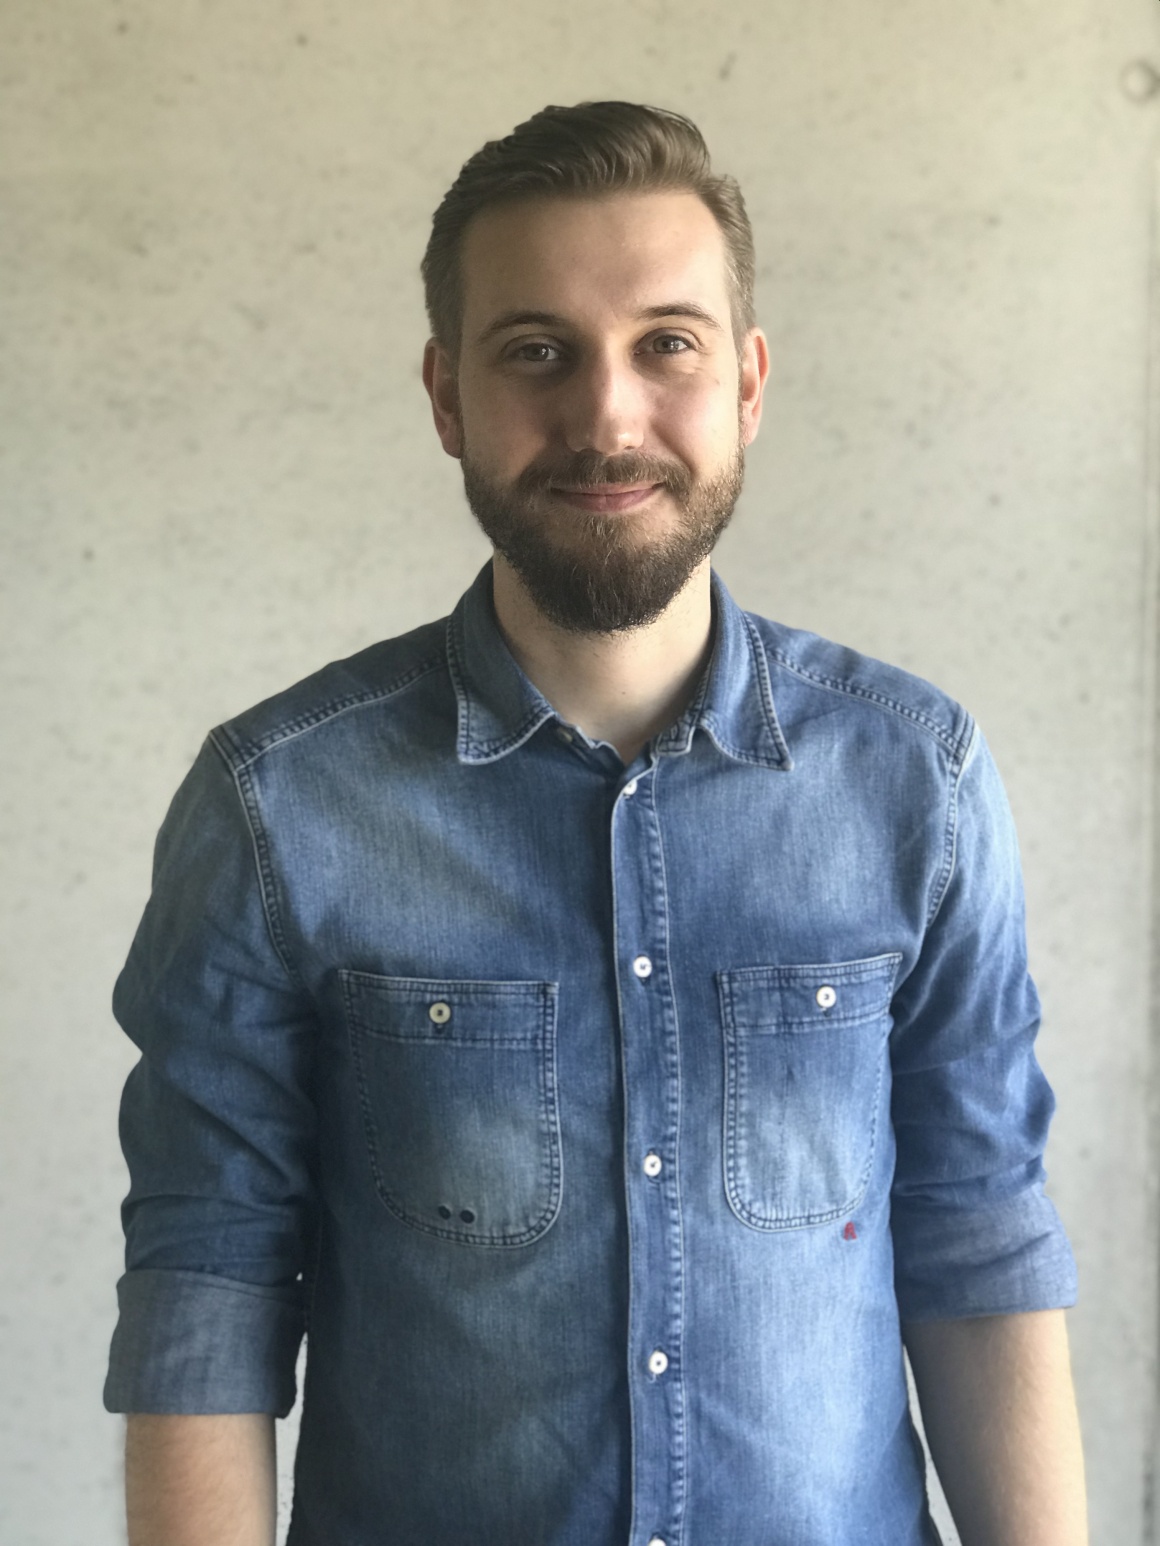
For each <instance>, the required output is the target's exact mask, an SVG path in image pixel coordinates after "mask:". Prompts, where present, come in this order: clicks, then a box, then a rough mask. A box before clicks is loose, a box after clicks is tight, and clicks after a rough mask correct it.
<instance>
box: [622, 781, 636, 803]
mask: <svg viewBox="0 0 1160 1546" xmlns="http://www.w3.org/2000/svg"><path fill="white" fill-rule="evenodd" d="M637 782H638V780H637V779H635V778H630V779H629V781H628V783H627V784H625V786H624V789H623V791H622V792H623V793H624V794H626V795H627V796H628V797H629V798H630V799H631V798H632V796H633V795H634V794H635V793H636V786H637Z"/></svg>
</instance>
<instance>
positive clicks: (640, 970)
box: [632, 956, 652, 980]
mask: <svg viewBox="0 0 1160 1546" xmlns="http://www.w3.org/2000/svg"><path fill="white" fill-rule="evenodd" d="M632 969H633V971H634V972H635V973H636V975H637V976H638V977H640V978H641V979H642V980H643V979H644V978H645V977H651V976H652V962H651V961H650V960H649V958H648V956H637V957H636V959H635V960H634V961H633V963H632Z"/></svg>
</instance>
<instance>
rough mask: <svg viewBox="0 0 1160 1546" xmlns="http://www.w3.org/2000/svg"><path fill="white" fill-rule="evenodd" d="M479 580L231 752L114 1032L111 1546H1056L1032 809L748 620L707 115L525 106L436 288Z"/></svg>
mask: <svg viewBox="0 0 1160 1546" xmlns="http://www.w3.org/2000/svg"><path fill="white" fill-rule="evenodd" d="M424 276H425V280H426V283H427V295H428V303H429V307H430V312H431V323H432V331H433V335H434V336H433V337H432V340H431V342H430V344H429V345H428V348H427V353H426V359H425V364H424V380H425V383H426V386H427V390H428V392H429V394H430V397H431V402H432V407H433V411H434V417H435V424H436V428H437V430H438V433H439V437H440V440H441V441H442V444H443V448H444V450H445V451H446V452H447V453H448V454H449V455H451V456H454V457H457V458H459V460H460V461H461V463H462V466H463V474H464V484H465V488H466V492H467V496H468V499H469V502H470V504H471V507H472V509H473V510H474V512H475V514H476V516H477V517H478V519H479V521H480V523H481V525H482V526H483V528H484V530H485V532H486V533H487V534H488V536H489V537H490V538H491V540H492V542H493V544H494V547H495V558H494V561H493V563H492V564H491V565H489V566H488V568H487V569H485V570H484V572H483V573H482V574H481V575H480V577H479V579H478V580H477V581H476V583H475V585H474V586H473V587H472V589H471V590H470V591H469V592H468V594H467V596H465V597H464V598H463V600H462V601H461V602H460V604H459V606H458V607H457V608H456V610H455V612H454V614H453V615H452V617H451V618H450V619H449V620H447V621H445V622H440V623H437V624H432V625H430V626H428V627H425V628H421V629H419V630H417V631H416V632H415V633H412V634H409V635H407V636H406V637H404V638H400V639H394V640H390V641H388V642H387V643H385V644H382V645H378V646H376V647H375V648H373V649H370V650H367V651H365V652H364V653H362V654H361V655H358V656H355V657H354V658H353V659H351V660H349V661H345V662H341V663H339V664H337V665H334V666H331V667H328V668H327V669H326V670H324V671H322V672H321V673H319V675H317V676H316V677H313V678H311V679H310V680H308V681H307V682H305V683H302V684H300V685H299V686H297V687H295V688H292V689H291V690H290V691H289V692H287V693H285V694H283V695H281V696H279V697H278V698H275V699H273V700H271V701H270V702H268V703H266V704H263V705H260V706H259V707H258V708H256V709H254V710H252V711H251V712H249V713H248V714H244V715H242V716H241V717H240V718H239V719H237V720H235V721H233V722H232V723H231V724H229V725H226V726H224V727H221V728H220V729H218V730H217V731H215V732H214V733H213V735H212V736H211V737H210V739H209V741H208V743H207V745H206V747H205V749H204V750H203V753H202V755H201V757H200V758H199V760H198V762H197V764H196V765H195V767H194V769H193V771H192V772H191V774H190V775H189V778H188V779H187V781H186V783H185V785H184V786H183V788H182V790H181V792H180V793H179V795H178V797H177V799H176V801H175V803H174V806H173V809H172V810H171V812H170V815H169V817H168V819H167V821H166V824H165V827H164V828H163V831H162V834H161V837H160V839H159V844H158V853H157V864H156V871H155V885H154V893H153V897H152V899H151V901H150V904H149V908H148V910H147V912H146V915H145V918H144V921H143V923H142V926H141V929H140V931H139V934H138V937H137V940H136V942H135V943H134V946H133V950H132V953H131V955H130V958H129V962H128V964H127V966H126V969H125V972H124V974H123V975H122V978H121V980H120V982H119V984H118V990H117V999H116V1008H117V1012H118V1015H119V1018H120V1019H121V1022H122V1024H123V1025H124V1027H125V1028H126V1030H127V1031H128V1033H129V1034H130V1035H131V1036H132V1037H133V1039H134V1040H135V1041H136V1042H137V1043H138V1045H139V1046H140V1048H141V1051H142V1059H141V1062H140V1064H139V1066H138V1067H137V1069H136V1070H135V1071H134V1073H133V1075H132V1076H131V1078H130V1081H129V1084H128V1086H127V1089H126V1094H125V1101H124V1107H123V1114H122V1128H123V1136H124V1142H125V1148H126V1153H127V1155H128V1158H129V1163H130V1167H131V1171H132V1178H133V1181H132V1190H131V1192H130V1194H129V1197H128V1199H127V1202H126V1209H125V1218H126V1227H127V1234H128V1262H127V1267H128V1270H127V1273H126V1275H125V1277H124V1278H123V1279H122V1282H121V1285H120V1299H121V1320H120V1323H119V1326H118V1330H117V1333H116V1336H115V1338H114V1345H113V1353H112V1360H111V1370H110V1377H109V1383H108V1387H107V1390H106V1400H107V1402H108V1404H109V1405H110V1407H111V1408H112V1409H114V1410H119V1411H126V1412H129V1413H131V1414H134V1415H133V1416H131V1417H130V1423H129V1443H128V1497H129V1516H130V1540H131V1542H133V1546H192V1543H210V1542H213V1543H214V1546H235V1543H236V1546H242V1543H245V1546H250V1543H253V1546H257V1543H259V1542H268V1541H269V1540H270V1539H271V1535H272V1528H273V1526H272V1519H273V1466H272V1453H273V1440H272V1432H273V1424H272V1416H271V1415H270V1414H277V1413H285V1412H286V1411H287V1410H288V1409H289V1407H290V1406H291V1404H292V1401H293V1368H294V1359H295V1353H296V1350H297V1347H298V1343H299V1340H300V1337H301V1334H302V1330H303V1324H304V1321H305V1322H306V1323H307V1324H308V1327H309V1360H308V1367H307V1378H306V1390H305V1399H304V1410H303V1418H302V1430H301V1440H300V1445H299V1452H298V1457H297V1469H296V1486H295V1506H294V1516H293V1522H292V1525H291V1534H290V1539H291V1541H292V1542H293V1543H294V1546H419V1543H423V1546H451V1543H455V1546H459V1543H471V1546H512V1543H519V1546H624V1543H631V1546H646V1543H648V1546H666V1543H667V1546H677V1543H684V1546H847V1543H852V1542H865V1543H877V1546H919V1543H920V1542H931V1541H934V1540H935V1539H936V1536H935V1534H934V1531H933V1527H932V1525H931V1523H930V1520H929V1516H928V1513H927V1508H926V1502H925V1493H924V1484H923V1473H922V1462H921V1455H920V1450H919V1448H918V1445H917V1443H916V1440H915V1436H914V1432H913V1429H912V1427H911V1424H910V1420H909V1416H908V1409H907V1397H906V1384H905V1379H904V1373H903V1359H902V1346H903V1341H902V1337H903V1331H902V1330H901V1329H900V1328H901V1327H904V1328H905V1338H906V1343H907V1346H908V1348H909V1351H910V1356H911V1360H912V1362H913V1365H914V1369H915V1374H916V1378H917V1383H918V1388H919V1392H920V1397H921V1401H922V1405H923V1411H924V1416H925V1421H926V1425H927V1429H928V1433H929V1436H930V1440H931V1444H932V1447H933V1450H934V1453H935V1457H936V1461H937V1463H938V1466H939V1469H940V1471H941V1473H942V1476H943V1479H944V1483H945V1485H946V1488H947V1491H948V1494H949V1497H950V1501H951V1504H952V1507H953V1509H954V1512H955V1515H956V1520H957V1522H958V1524H959V1527H960V1530H961V1534H962V1540H963V1542H964V1543H965V1546H1079V1543H1081V1542H1083V1541H1084V1540H1086V1532H1085V1525H1084V1504H1083V1481H1082V1461H1081V1457H1080V1451H1079V1443H1078V1431H1077V1425H1076V1419H1075V1410H1074V1403H1073V1398H1072V1394H1071V1386H1070V1376H1069V1373H1068V1361H1067V1348H1066V1338H1065V1332H1064V1328H1063V1321H1062V1313H1061V1310H1060V1307H1061V1306H1064V1305H1066V1304H1068V1303H1070V1302H1071V1299H1072V1296H1073V1266H1072V1261H1071V1256H1070V1252H1069V1250H1068V1247H1067V1243H1066V1240H1065V1239H1064V1237H1063V1234H1062V1231H1061V1229H1060V1226H1059V1223H1058V1220H1057V1219H1056V1216H1055V1214H1054V1211H1053V1210H1052V1208H1051V1205H1050V1204H1049V1203H1048V1202H1047V1200H1046V1199H1045V1197H1044V1196H1043V1191H1042V1165H1041V1154H1042V1149H1043V1143H1044V1139H1045V1135H1046V1129H1047V1124H1048V1120H1049V1117H1050V1112H1051V1105H1052V1102H1051V1096H1050V1092H1049V1091H1048V1089H1047V1086H1046V1084H1045V1082H1044V1080H1043V1077H1042V1075H1041V1073H1040V1072H1039V1070H1038V1067H1037V1065H1036V1063H1035V1059H1034V1055H1033V1052H1032V1041H1033V1037H1034V1033H1035V1029H1036V1025H1037V1004H1036V999H1035V993H1034V989H1033V987H1032V986H1031V983H1030V981H1029V979H1028V977H1027V972H1026V964H1025V951H1024V943H1023V924H1022V902H1021V890H1020V881H1019V873H1018V863H1017V858H1016V854H1015V846H1014V839H1013V836H1012V833H1011V828H1010V819H1009V815H1008V812H1007V808H1006V804H1005V802H1004V799H1003V794H1002V790H1001V787H1000V785H999V782H998V779H997V776H996V774H995V771H994V768H993V765H992V763H991V761H990V758H989V755H988V753H987V751H986V748H985V746H984V745H983V743H982V741H981V739H980V737H979V735H978V732H977V731H976V729H975V727H974V725H973V722H972V721H971V719H970V718H969V716H968V715H967V714H966V713H965V712H964V711H963V710H962V709H960V708H959V707H958V706H957V705H955V704H953V703H951V702H950V701H949V700H948V699H947V698H946V697H944V696H943V695H942V694H941V693H939V692H938V691H937V690H935V689H934V688H932V687H930V686H928V685H927V684H925V683H923V682H920V681H917V680H915V679H914V678H912V677H909V676H907V675H905V674H904V673H901V672H899V671H895V670H893V669H891V668H889V667H886V666H883V665H881V664H878V663H876V662H873V661H870V660H867V659H865V658H863V657H861V656H858V655H856V654H854V653H853V652H851V651H848V650H844V649H841V648H839V647H837V646H835V645H832V644H828V643H826V642H824V641H822V640H820V639H817V638H815V637H813V636H811V635H805V634H800V633H796V632H794V631H792V630H789V629H786V628H782V627H779V626H777V625H775V624H772V623H768V622H766V621H764V620H762V619H759V618H754V617H750V616H747V615H746V614H744V613H742V612H740V611H739V610H738V609H737V607H736V606H735V605H734V603H733V602H732V601H731V600H730V598H729V596H728V595H727V593H726V592H725V590H724V588H723V587H722V586H721V585H720V583H719V582H717V581H716V580H715V579H714V578H713V577H712V576H711V573H710V569H709V554H710V552H711V550H712V548H713V545H714V542H715V540H716V538H717V536H718V535H719V533H720V532H721V530H722V528H723V527H724V526H725V524H726V522H727V521H728V519H729V516H730V513H731V511H732V509H733V505H734V502H735V500H736V498H737V495H738V492H739V489H740V486H741V474H742V460H743V452H744V447H745V446H746V445H747V444H748V443H749V442H750V441H751V440H752V439H753V437H754V436H755V434H756V433H757V428H758V424H759V421H760V416H761V403H762V390H763V386H764V383H765V379H766V374H767V369H768V355H767V348H766V342H765V339H764V337H763V335H762V333H761V332H760V330H758V329H757V328H756V327H755V326H754V322H753V315H752V286H753V250H752V243H751V238H750V234H749V227H748V223H747V220H746V218H745V212H744V206H743V204H742V201H741V197H740V194H739V192H738V190H737V188H736V185H735V184H733V183H732V182H731V180H729V179H727V178H722V177H719V176H715V175H714V174H713V173H712V172H711V170H710V167H709V162H708V157H707V153H706V151H705V148H704V145H703V142H702V141H701V138H700V136H699V134H698V133H697V131H696V130H695V129H694V127H693V126H692V125H691V124H690V123H688V122H687V121H686V120H684V119H682V118H679V117H677V116H675V115H673V114H669V113H663V112H659V111H657V110H654V109H650V108H644V107H639V106H634V105H631V104H625V103H598V104H586V105H583V106H581V107H578V108H574V109H559V108H549V109H546V110H545V111H544V112H543V113H540V114H537V115H536V117H534V118H533V119H531V120H529V122H528V123H526V124H523V125H522V126H521V127H520V128H519V129H517V130H516V131H515V132H514V133H513V134H512V135H511V136H509V138H508V139H506V140H503V141H500V142H498V143H495V144H491V145H488V146H486V147H484V149H483V150H482V151H480V152H479V153H478V155H476V156H475V157H473V158H472V159H471V160H470V161H469V162H468V163H467V164H466V166H465V167H464V169H463V171H462V173H461V174H460V177H459V179H458V180H457V182H456V183H455V185H454V186H453V188H452V189H451V191H450V192H449V193H448V195H447V197H446V198H445V200H444V202H443V204H442V206H441V207H440V210H439V211H438V213H437V215H436V217H435V222H434V228H433V232H432V237H431V241H430V245H429V247H428V251H427V256H426V258H425V261H424Z"/></svg>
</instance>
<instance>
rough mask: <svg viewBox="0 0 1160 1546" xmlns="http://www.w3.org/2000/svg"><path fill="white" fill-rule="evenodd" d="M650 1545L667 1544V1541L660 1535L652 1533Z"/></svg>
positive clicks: (662, 1545)
mask: <svg viewBox="0 0 1160 1546" xmlns="http://www.w3.org/2000/svg"><path fill="white" fill-rule="evenodd" d="M648 1546H665V1543H664V1541H663V1540H662V1539H661V1537H660V1536H659V1535H650V1536H649V1540H648Z"/></svg>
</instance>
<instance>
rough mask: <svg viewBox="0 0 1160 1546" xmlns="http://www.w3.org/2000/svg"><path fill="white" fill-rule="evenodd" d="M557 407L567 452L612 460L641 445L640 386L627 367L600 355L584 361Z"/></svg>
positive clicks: (572, 374) (641, 407) (642, 417)
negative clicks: (589, 454)
mask: <svg viewBox="0 0 1160 1546" xmlns="http://www.w3.org/2000/svg"><path fill="white" fill-rule="evenodd" d="M560 406H561V412H562V417H563V424H562V429H563V435H564V440H565V442H566V443H567V446H568V449H569V450H570V451H598V452H599V453H600V454H601V455H602V456H615V455H616V453H617V452H618V451H635V450H638V449H639V448H640V446H641V445H642V444H643V442H644V402H643V399H642V396H641V383H640V382H639V381H638V380H637V378H636V375H635V373H634V372H633V370H632V369H631V367H630V366H629V365H628V364H627V363H624V364H622V363H620V362H619V361H617V360H615V359H612V358H609V357H608V356H604V355H602V356H599V357H594V358H592V359H589V360H586V361H584V362H583V363H581V364H580V365H578V366H577V367H576V368H575V369H574V370H573V371H572V372H571V375H570V379H569V381H568V383H567V387H566V389H565V391H564V393H563V396H562V400H561V404H560Z"/></svg>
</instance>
